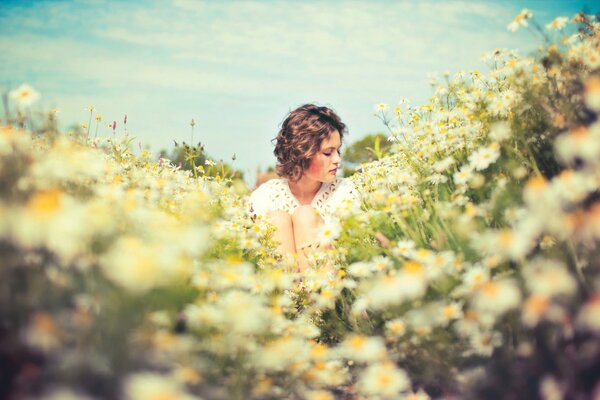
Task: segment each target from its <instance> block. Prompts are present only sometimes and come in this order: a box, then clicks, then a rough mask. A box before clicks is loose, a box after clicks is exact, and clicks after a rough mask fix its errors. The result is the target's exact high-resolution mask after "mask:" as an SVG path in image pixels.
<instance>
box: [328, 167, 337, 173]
mask: <svg viewBox="0 0 600 400" xmlns="http://www.w3.org/2000/svg"><path fill="white" fill-rule="evenodd" d="M329 172H331V173H332V174H335V173H336V172H337V168H334V169H332V170H330V171H329Z"/></svg>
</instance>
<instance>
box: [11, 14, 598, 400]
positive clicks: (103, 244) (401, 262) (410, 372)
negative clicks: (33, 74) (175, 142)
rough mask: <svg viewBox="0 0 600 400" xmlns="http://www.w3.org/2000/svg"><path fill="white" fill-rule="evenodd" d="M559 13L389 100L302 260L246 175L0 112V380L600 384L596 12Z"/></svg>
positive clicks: (130, 388) (400, 387)
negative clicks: (354, 201)
mask: <svg viewBox="0 0 600 400" xmlns="http://www.w3.org/2000/svg"><path fill="white" fill-rule="evenodd" d="M528 21H529V22H530V23H531V21H532V20H531V14H530V13H529V12H527V11H526V10H524V12H523V13H521V14H520V15H519V16H517V18H515V21H513V22H512V23H511V25H509V27H510V28H511V29H517V28H519V27H520V26H527V25H528ZM570 28H571V29H572V31H573V32H575V33H573V34H572V35H571V34H569V35H566V34H564V32H566V30H568V29H570ZM575 28H576V29H575ZM544 32H545V35H546V37H547V39H548V40H547V41H546V42H545V45H544V46H543V47H542V48H541V49H540V50H539V52H538V54H536V55H535V56H531V57H520V56H517V55H516V54H515V53H514V52H512V51H510V50H504V49H498V50H495V51H492V52H490V53H489V54H487V55H486V56H485V62H486V63H487V64H488V66H489V71H488V72H486V73H484V72H478V71H469V72H458V73H456V74H455V75H449V74H446V75H444V77H443V81H441V82H435V92H434V94H433V96H432V97H431V98H430V100H429V102H427V103H426V104H423V105H419V106H412V105H411V104H410V103H408V101H401V102H400V103H399V104H398V105H397V106H395V107H394V106H392V107H390V106H387V105H385V104H380V105H378V106H377V107H376V114H377V115H378V116H379V117H380V118H381V120H382V123H383V125H384V126H385V127H386V128H387V129H388V130H389V140H390V141H392V142H393V145H392V147H391V151H390V153H389V154H385V155H381V157H380V158H379V159H378V160H376V161H374V162H371V163H368V164H363V165H362V166H361V167H360V169H359V171H357V173H356V174H354V175H353V176H352V177H351V178H350V179H352V180H353V181H354V182H355V184H356V186H357V187H358V188H359V191H360V193H361V194H362V203H363V204H362V207H361V209H359V210H357V209H352V208H350V206H349V205H348V207H347V208H346V209H343V210H340V211H341V213H342V215H343V218H342V220H341V221H340V225H339V226H326V227H324V229H322V230H321V232H320V233H319V239H320V241H321V243H322V244H323V245H326V244H327V245H329V244H331V247H329V246H327V250H319V249H317V251H315V252H314V254H313V255H314V256H313V258H312V259H311V260H310V261H311V264H312V267H311V268H310V269H308V270H307V271H304V272H302V273H298V272H295V268H293V260H288V259H285V258H282V257H280V255H279V254H278V253H277V251H276V243H274V242H273V240H272V234H273V229H274V228H273V227H272V226H271V225H270V224H269V222H268V220H262V219H260V218H259V219H258V220H257V221H255V222H253V221H252V220H251V219H250V216H249V215H248V212H247V204H246V201H247V198H248V195H249V192H248V189H247V188H246V187H245V186H244V185H243V184H241V183H240V182H237V181H232V180H231V179H227V178H224V177H221V176H216V177H214V176H209V175H207V174H204V173H203V169H202V168H201V167H198V168H197V170H196V171H194V172H190V171H185V170H182V169H180V168H178V167H176V166H174V165H173V164H172V163H171V162H170V161H169V160H166V159H159V160H158V161H156V160H154V159H152V157H151V155H150V154H149V153H148V152H143V153H142V154H140V155H135V154H134V153H133V152H132V151H131V149H130V139H129V138H128V137H127V136H123V137H120V138H119V137H118V136H115V137H113V138H110V139H105V140H104V139H103V140H99V139H92V138H91V137H88V135H79V136H77V135H66V134H63V133H59V132H56V131H55V130H54V129H50V128H48V129H46V131H45V132H43V133H41V134H40V133H31V132H28V131H27V130H25V129H20V128H19V127H18V125H19V124H16V125H17V126H13V127H11V126H5V127H2V128H0V398H10V399H20V398H41V399H71V398H72V399H100V398H110V399H112V398H123V399H131V400H142V399H143V400H147V399H154V400H159V399H161V400H163V399H196V398H202V399H279V398H286V399H311V400H316V399H319V400H325V399H413V400H414V399H427V398H544V399H560V398H593V397H594V396H600V375H599V374H598V371H599V370H600V261H599V260H600V251H599V250H598V242H599V240H600V190H599V189H600V122H598V120H597V119H598V113H599V112H600V24H599V23H598V21H597V20H596V19H595V18H593V17H590V16H585V15H583V14H578V15H577V16H575V17H574V18H572V19H571V20H566V19H561V18H557V20H555V21H554V22H553V23H551V24H549V25H548V26H547V27H546V28H545V30H544ZM550 39H552V40H550ZM17 100H18V99H17Z"/></svg>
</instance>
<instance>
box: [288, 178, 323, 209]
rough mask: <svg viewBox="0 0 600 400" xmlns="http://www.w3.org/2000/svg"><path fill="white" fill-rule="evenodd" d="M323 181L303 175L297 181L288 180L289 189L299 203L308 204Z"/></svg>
mask: <svg viewBox="0 0 600 400" xmlns="http://www.w3.org/2000/svg"><path fill="white" fill-rule="evenodd" d="M322 184H323V183H322V182H320V181H317V180H314V179H311V178H309V177H307V176H306V175H303V176H302V177H301V178H300V179H299V180H298V181H296V182H292V181H288V185H289V187H290V191H291V192H292V194H293V195H294V197H296V199H298V200H299V201H300V202H301V203H306V204H310V202H311V201H312V199H313V198H314V197H315V196H316V195H317V192H318V191H319V189H320V188H321V185H322Z"/></svg>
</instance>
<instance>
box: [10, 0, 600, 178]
mask: <svg viewBox="0 0 600 400" xmlns="http://www.w3.org/2000/svg"><path fill="white" fill-rule="evenodd" d="M593 4H594V2H592V1H585V0H578V1H558V0H554V1H553V0H544V1H541V0H539V1H477V0H470V1H442V0H439V1H433V0H431V1H428V0H424V1H418V2H417V1H372V2H367V1H364V2H363V1H351V2H348V1H344V2H342V1H183V0H172V1H167V0H163V1H128V2H125V1H122V2H121V1H101V0H88V1H77V2H74V1H61V0H54V1H6V0H2V1H1V2H0V51H1V52H2V57H1V58H0V90H1V91H6V90H11V89H14V88H16V87H17V86H19V85H20V84H21V83H28V84H30V85H31V86H33V87H34V88H35V89H36V90H37V91H39V92H40V93H41V95H42V97H41V100H40V101H39V102H38V103H37V105H36V108H37V109H50V108H53V107H56V108H58V109H59V110H60V114H59V119H60V121H61V123H62V125H63V126H64V127H67V126H69V125H72V124H74V123H82V122H87V120H88V117H89V114H88V112H87V111H85V110H84V109H85V108H86V107H87V106H89V105H93V106H94V107H95V108H96V109H97V112H98V113H99V114H101V115H102V117H103V124H102V125H101V133H104V134H106V135H107V134H109V129H108V128H105V126H106V124H107V123H108V122H109V121H112V120H113V119H115V120H117V123H118V124H120V123H121V121H122V117H123V114H127V115H128V130H129V132H130V135H131V136H135V137H136V141H137V142H141V143H142V145H148V146H150V148H151V149H152V150H153V151H155V152H158V150H160V149H162V148H165V149H170V148H171V147H172V143H173V140H177V141H179V142H181V141H184V140H185V141H189V140H190V126H189V123H190V121H191V119H192V118H193V119H195V120H196V122H197V125H196V131H195V136H194V139H195V141H198V140H200V141H201V142H202V143H203V144H205V146H206V148H207V150H208V153H209V154H210V155H211V156H213V157H214V159H215V160H219V159H224V160H230V158H231V156H232V155H233V154H234V153H235V154H236V157H237V160H236V161H235V163H234V166H235V167H237V168H239V169H241V170H243V171H244V173H245V175H246V180H247V182H249V183H253V180H254V173H255V170H256V168H257V167H261V168H263V169H264V168H266V167H267V166H269V165H273V164H274V162H275V160H274V156H273V154H272V149H273V147H272V144H271V141H270V140H271V139H272V138H273V137H275V135H276V133H277V131H278V127H279V124H280V123H281V121H282V120H283V118H284V117H285V115H286V113H287V112H288V111H289V110H290V109H293V108H295V107H297V106H299V105H301V104H304V103H306V102H316V103H318V104H321V105H327V106H330V107H332V108H334V109H335V110H336V111H337V112H338V113H339V114H340V116H341V118H342V120H343V121H345V122H346V124H347V125H348V128H349V136H348V137H347V142H352V141H355V140H358V139H360V138H361V137H362V136H363V135H365V134H367V133H372V132H377V131H383V130H384V127H383V125H382V123H381V121H379V120H378V119H377V118H376V117H375V116H374V115H373V105H374V104H375V103H379V102H385V103H388V104H391V105H394V104H396V103H397V102H398V100H399V99H400V98H401V97H406V98H408V99H409V100H410V101H411V102H412V103H413V104H418V103H420V102H423V101H425V100H426V99H427V98H428V97H429V96H430V95H431V93H432V92H431V89H430V86H429V78H428V75H429V74H430V73H435V72H439V73H441V72H443V71H451V72H454V71H457V70H459V69H464V70H470V69H484V64H483V63H482V62H481V61H480V57H481V55H482V53H483V52H486V51H491V50H493V49H495V48H498V47H501V48H511V49H519V50H520V52H521V53H522V54H524V53H527V52H528V51H530V50H531V49H533V48H535V47H536V46H537V45H538V44H539V42H538V41H537V40H536V39H535V38H534V36H532V35H531V34H530V33H529V32H527V31H519V32H516V33H512V32H509V31H508V30H507V29H506V26H507V24H508V23H509V22H510V21H511V20H512V19H513V18H514V16H515V15H517V13H518V12H519V11H520V10H521V9H522V8H528V9H529V10H531V11H532V12H533V14H534V17H535V19H536V20H538V21H539V22H540V23H541V24H545V23H547V22H549V21H550V20H552V19H554V18H555V17H557V16H560V15H564V16H572V15H573V14H574V13H576V12H577V11H579V10H581V9H582V7H585V6H587V7H588V11H592V12H593V11H598V9H597V7H596V8H593ZM92 126H93V125H92ZM102 131H104V132H102ZM118 131H119V129H118Z"/></svg>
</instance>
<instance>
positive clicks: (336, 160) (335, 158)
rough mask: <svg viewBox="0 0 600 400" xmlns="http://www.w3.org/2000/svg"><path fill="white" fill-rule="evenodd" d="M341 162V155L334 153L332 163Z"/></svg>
mask: <svg viewBox="0 0 600 400" xmlns="http://www.w3.org/2000/svg"><path fill="white" fill-rule="evenodd" d="M341 162H342V156H341V154H338V153H336V155H335V157H334V158H333V163H334V164H340V163H341Z"/></svg>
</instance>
